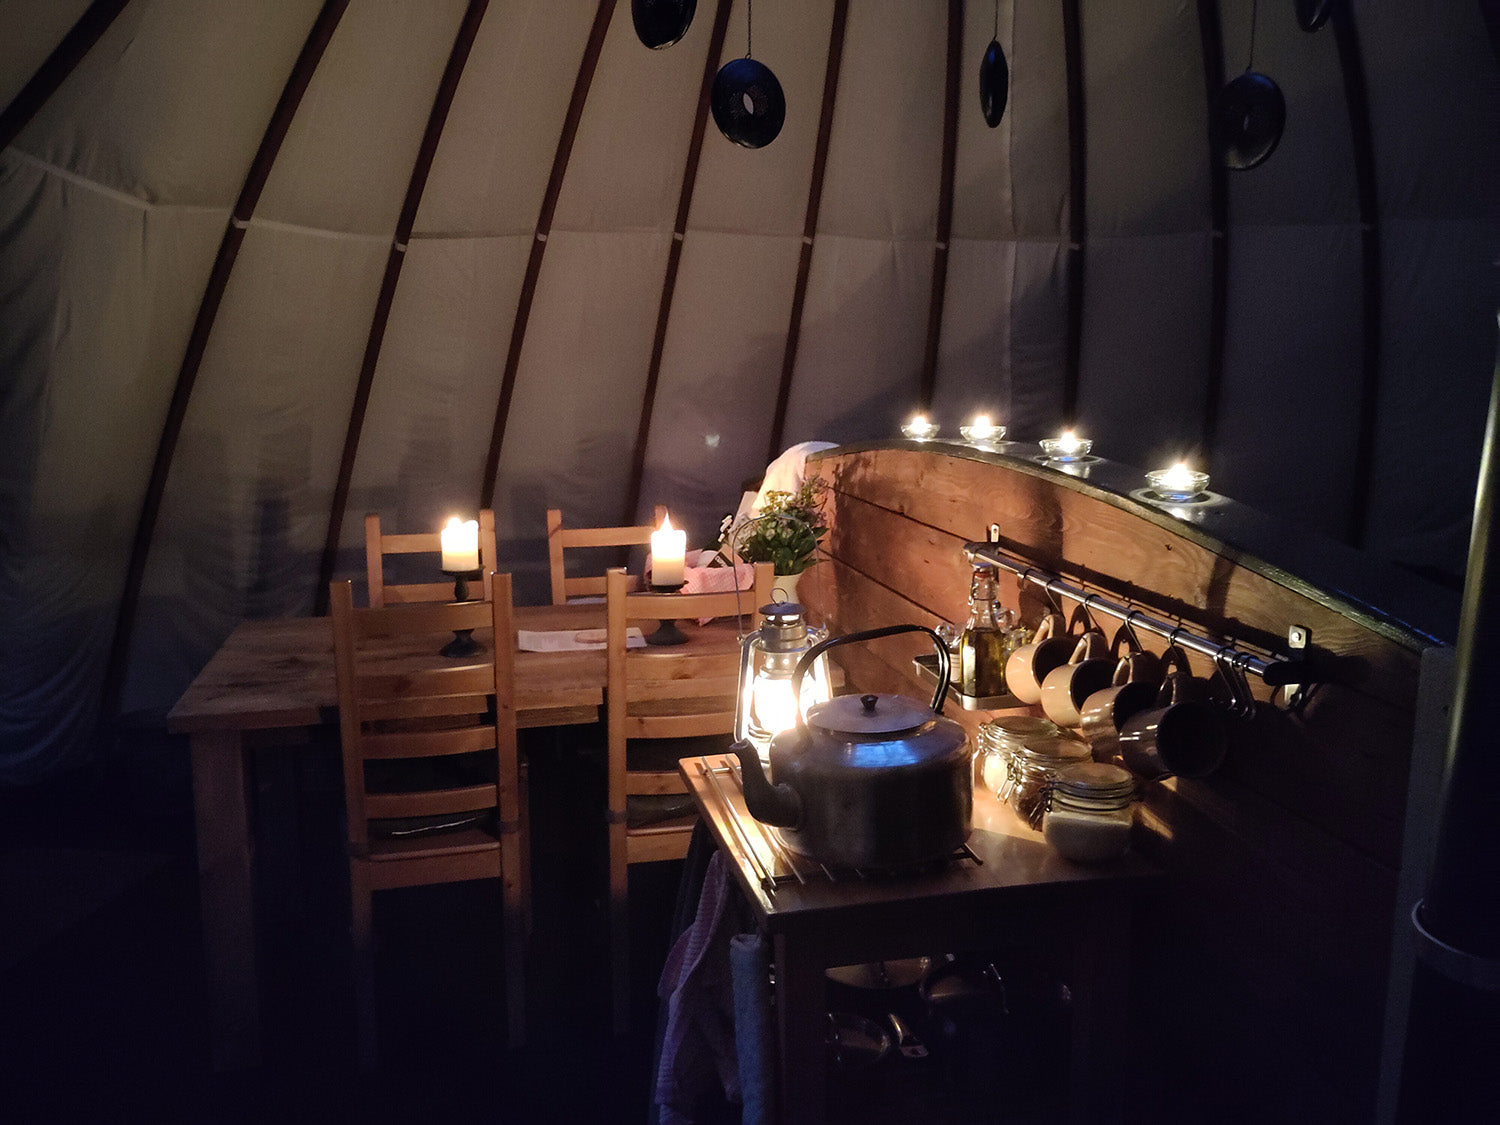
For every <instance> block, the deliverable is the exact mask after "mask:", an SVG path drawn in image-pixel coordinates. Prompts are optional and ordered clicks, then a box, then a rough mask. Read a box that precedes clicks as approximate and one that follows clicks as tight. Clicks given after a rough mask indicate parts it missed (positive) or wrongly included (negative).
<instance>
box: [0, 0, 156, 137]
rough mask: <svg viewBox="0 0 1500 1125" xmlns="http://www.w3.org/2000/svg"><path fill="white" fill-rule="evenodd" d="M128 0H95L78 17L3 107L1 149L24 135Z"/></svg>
mask: <svg viewBox="0 0 1500 1125" xmlns="http://www.w3.org/2000/svg"><path fill="white" fill-rule="evenodd" d="M127 3H129V0H94V2H93V3H92V4H90V5H89V6H88V8H86V9H85V10H84V13H83V15H81V16H79V17H78V22H77V23H75V24H74V25H73V26H72V27H71V28H70V29H69V30H68V33H67V34H66V35H64V36H63V37H62V40H61V41H60V42H59V43H58V44H57V46H56V47H54V48H53V49H52V53H51V54H50V55H48V56H47V61H46V62H44V63H42V65H41V66H40V67H38V68H37V72H36V73H35V74H33V75H32V76H31V79H30V80H29V81H28V82H27V83H26V85H24V86H22V87H21V90H20V92H19V93H17V94H16V96H15V97H14V98H12V99H11V100H10V104H9V105H8V106H6V107H5V108H4V109H3V110H0V149H6V148H8V147H10V144H11V142H12V141H14V140H15V139H16V138H17V137H18V136H20V135H21V130H22V129H24V128H26V126H27V125H28V124H30V122H31V119H32V118H33V117H35V116H36V114H37V111H38V110H39V109H41V108H42V106H44V105H46V104H47V99H48V98H50V97H51V96H52V95H53V94H54V93H56V92H57V88H58V87H59V86H61V85H62V84H63V82H65V81H66V80H67V77H68V75H70V74H72V73H73V68H74V67H76V66H77V65H78V64H79V63H80V62H82V61H83V57H84V56H85V55H87V54H88V53H89V51H90V50H91V49H92V48H93V46H94V44H95V43H97V42H99V37H100V36H101V35H103V34H104V33H105V32H106V31H108V30H109V25H110V24H112V23H114V22H115V17H116V16H118V15H119V14H120V13H121V12H122V11H124V9H125V5H126V4H127Z"/></svg>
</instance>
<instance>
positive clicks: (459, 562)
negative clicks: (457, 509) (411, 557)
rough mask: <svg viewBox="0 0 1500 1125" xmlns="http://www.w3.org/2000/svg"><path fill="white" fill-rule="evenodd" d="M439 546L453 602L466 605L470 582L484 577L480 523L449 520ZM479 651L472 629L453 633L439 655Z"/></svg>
mask: <svg viewBox="0 0 1500 1125" xmlns="http://www.w3.org/2000/svg"><path fill="white" fill-rule="evenodd" d="M438 545H439V546H440V547H441V548H442V556H443V561H442V569H443V573H444V574H446V575H449V576H450V577H451V578H452V579H453V600H454V601H456V602H466V601H468V600H469V582H470V581H471V580H473V579H475V578H478V577H480V576H481V574H482V573H483V572H482V571H481V570H480V569H479V561H480V560H479V521H478V520H461V519H459V518H458V517H457V516H450V517H449V519H448V523H447V525H446V526H444V527H443V528H442V529H441V530H440V531H439V532H438ZM480 648H481V646H480V644H479V642H478V641H476V640H475V639H474V630H473V629H455V630H453V639H452V640H451V641H449V642H448V643H447V644H445V645H444V646H443V647H442V648H440V649H439V650H438V653H439V655H441V656H453V657H463V656H473V655H474V654H475V653H476V652H479V651H480Z"/></svg>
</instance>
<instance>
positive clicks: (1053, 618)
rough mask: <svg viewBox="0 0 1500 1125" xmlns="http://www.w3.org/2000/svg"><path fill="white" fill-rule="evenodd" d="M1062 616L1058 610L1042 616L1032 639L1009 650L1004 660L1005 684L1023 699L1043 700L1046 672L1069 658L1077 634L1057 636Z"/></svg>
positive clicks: (1018, 697)
mask: <svg viewBox="0 0 1500 1125" xmlns="http://www.w3.org/2000/svg"><path fill="white" fill-rule="evenodd" d="M1062 630H1063V619H1062V618H1061V617H1059V616H1058V615H1057V614H1055V613H1049V614H1048V615H1047V616H1046V617H1044V618H1042V623H1041V624H1040V625H1038V626H1037V627H1036V633H1035V634H1034V635H1033V636H1032V638H1031V640H1030V641H1029V642H1028V643H1026V644H1024V645H1022V646H1021V647H1020V648H1018V649H1016V650H1015V652H1013V653H1011V654H1010V659H1008V660H1007V661H1006V662H1005V687H1006V690H1008V691H1009V692H1010V693H1011V695H1013V696H1015V697H1016V698H1017V699H1019V700H1020V701H1021V702H1022V703H1040V702H1041V701H1042V681H1043V680H1044V679H1046V677H1047V673H1048V672H1050V671H1052V669H1054V668H1056V667H1057V666H1058V665H1060V664H1066V663H1067V662H1068V656H1069V654H1071V653H1072V651H1073V645H1074V643H1075V641H1074V638H1072V637H1068V636H1058V635H1055V634H1059V633H1061V632H1062Z"/></svg>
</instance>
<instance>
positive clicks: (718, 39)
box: [619, 0, 733, 525]
mask: <svg viewBox="0 0 1500 1125" xmlns="http://www.w3.org/2000/svg"><path fill="white" fill-rule="evenodd" d="M732 6H733V0H719V8H718V11H717V12H715V13H714V26H713V31H712V32H711V33H710V35H709V41H708V56H707V57H706V58H705V60H704V63H703V81H702V83H701V84H700V85H699V87H698V112H697V114H696V115H695V116H694V117H693V136H692V139H691V140H690V141H689V142H688V153H687V166H686V167H685V168H684V169H683V172H682V191H681V194H679V195H678V197H677V219H676V222H675V223H673V225H672V248H671V249H670V250H669V251H668V252H667V272H666V277H665V279H664V280H663V282H662V287H661V303H660V304H659V305H658V306H657V310H656V334H655V335H654V336H653V337H652V339H651V360H650V363H649V364H648V365H647V368H646V389H645V392H644V393H643V395H642V397H641V420H640V423H639V425H638V426H637V427H636V433H635V451H634V453H633V454H632V456H631V459H630V487H629V488H628V489H627V490H626V494H625V510H624V511H623V512H621V513H620V521H619V522H620V523H621V524H622V525H625V524H630V523H633V522H635V511H636V506H637V505H638V504H639V503H640V502H641V484H642V482H643V481H644V480H645V477H646V446H647V443H648V442H649V441H650V438H651V414H652V411H653V409H654V408H655V405H656V384H657V380H658V379H659V378H660V376H661V359H662V351H663V349H664V348H665V347H666V343H667V321H668V320H669V318H670V317H671V315H672V295H673V294H674V293H676V291H677V270H678V268H679V267H680V265H681V262H682V240H683V238H684V237H686V235H687V222H688V212H689V211H690V210H692V206H693V189H694V188H695V187H696V186H697V182H698V159H699V157H700V156H701V155H702V152H703V134H704V132H705V130H706V129H707V126H708V96H709V93H710V92H711V91H712V90H713V85H714V76H715V75H716V74H717V73H718V70H719V56H720V55H721V54H723V51H724V35H725V32H726V31H727V29H728V27H729V9H730V8H731V7H732Z"/></svg>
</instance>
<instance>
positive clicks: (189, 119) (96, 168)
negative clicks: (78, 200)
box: [17, 0, 318, 206]
mask: <svg viewBox="0 0 1500 1125" xmlns="http://www.w3.org/2000/svg"><path fill="white" fill-rule="evenodd" d="M317 9H318V4H317V3H315V2H312V0H287V2H286V3H277V4H243V3H238V2H236V0H137V2H135V3H131V4H127V5H126V6H125V8H124V10H123V11H122V12H121V13H120V15H119V16H118V17H117V18H116V19H115V21H114V23H112V24H111V25H110V27H109V30H108V31H106V32H105V33H104V35H103V36H102V37H101V38H100V40H99V42H98V43H96V44H95V45H94V47H93V49H92V50H91V51H89V53H88V54H87V55H86V56H85V57H84V58H83V59H82V61H80V62H79V64H78V66H77V67H76V68H75V69H74V71H73V73H72V74H71V75H70V76H69V77H68V79H67V81H65V82H64V83H63V85H62V87H61V88H60V89H59V90H58V92H57V94H56V95H55V96H54V97H52V98H51V99H49V100H48V102H47V104H46V105H45V106H44V107H43V108H42V110H41V111H40V112H39V113H38V114H37V115H36V117H35V118H33V119H32V122H31V124H30V125H28V126H27V127H26V129H25V130H24V131H23V132H22V134H21V136H20V137H19V138H17V144H18V146H19V147H21V148H22V149H24V150H25V151H27V152H30V153H32V154H34V155H36V156H37V157H39V158H40V159H42V160H45V161H47V162H48V163H52V164H57V165H59V166H60V167H63V168H67V169H68V170H70V171H72V172H75V173H77V174H78V175H80V176H82V177H84V178H85V179H88V180H93V181H95V182H97V183H100V184H104V185H106V186H108V187H111V188H115V189H117V190H119V191H123V192H125V193H127V194H129V195H133V196H137V197H139V198H141V199H144V200H148V201H152V202H167V203H186V204H213V205H217V206H229V205H230V204H232V203H233V202H234V200H235V198H236V197H237V196H238V195H239V192H240V188H241V185H242V184H243V183H244V179H245V173H246V171H247V170H248V168H249V167H250V162H251V160H252V158H253V157H254V155H255V150H256V148H257V147H258V146H259V145H260V141H261V136H262V134H263V133H264V131H265V123H266V121H267V120H268V119H269V118H270V115H271V111H272V109H273V107H274V106H275V105H276V101H277V99H278V98H279V97H280V96H281V90H282V87H283V86H284V85H285V83H286V76H287V74H288V73H289V72H290V70H291V67H292V63H293V61H294V60H295V59H296V57H297V53H298V51H300V50H301V49H302V43H303V41H304V39H305V38H306V36H307V30H308V28H309V27H311V26H312V22H313V18H314V16H316V14H317Z"/></svg>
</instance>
